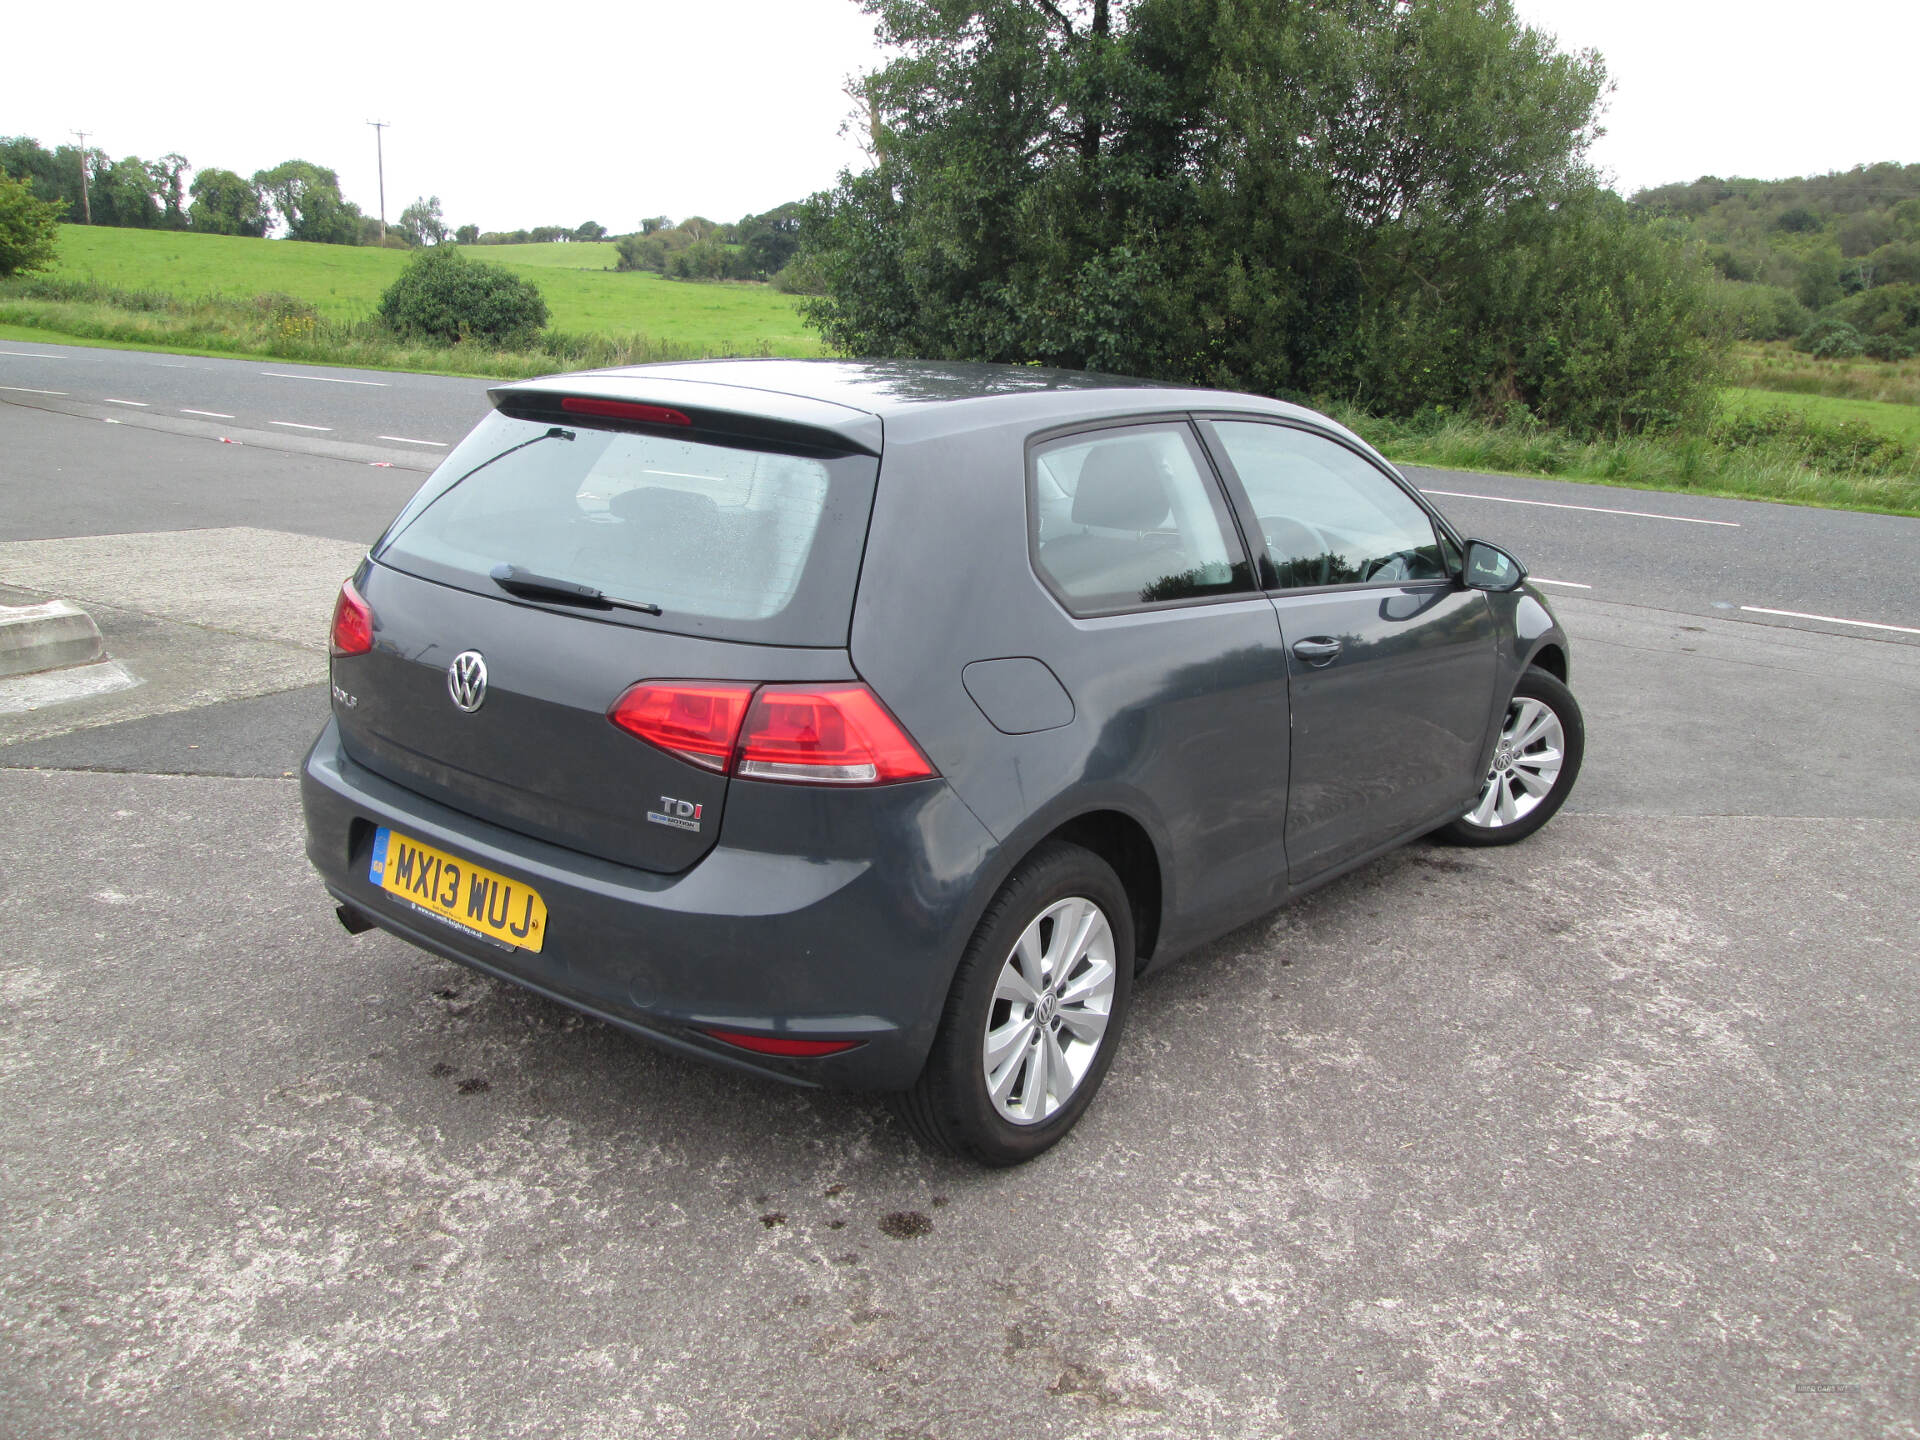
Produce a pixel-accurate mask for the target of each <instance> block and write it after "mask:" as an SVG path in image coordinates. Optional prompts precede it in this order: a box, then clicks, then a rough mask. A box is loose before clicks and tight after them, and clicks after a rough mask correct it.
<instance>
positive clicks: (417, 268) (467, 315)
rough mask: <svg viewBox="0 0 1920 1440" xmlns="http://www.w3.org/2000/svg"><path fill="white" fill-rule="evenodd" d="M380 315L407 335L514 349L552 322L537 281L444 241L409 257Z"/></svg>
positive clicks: (382, 305) (389, 289)
mask: <svg viewBox="0 0 1920 1440" xmlns="http://www.w3.org/2000/svg"><path fill="white" fill-rule="evenodd" d="M380 318H381V319H382V320H384V321H386V322H387V324H388V325H390V326H392V327H393V329H394V330H396V331H398V332H399V333H400V334H402V335H416V336H422V337H425V338H427V339H430V340H437V341H440V342H441V343H443V344H449V345H451V344H456V343H458V342H460V341H463V340H480V341H485V342H486V343H488V344H492V345H498V346H500V347H502V348H505V349H514V348H524V347H526V346H529V345H531V344H532V343H533V342H534V340H535V338H536V337H537V336H538V334H539V332H540V330H541V328H542V327H543V326H544V325H545V324H546V323H547V302H546V301H545V300H544V299H543V298H541V295H540V291H539V289H538V287H536V286H535V285H534V284H533V282H532V281H530V280H524V279H522V278H521V277H520V276H518V275H516V274H514V273H513V271H511V270H509V269H507V268H506V267H505V266H503V265H488V264H485V263H484V262H482V261H479V260H469V259H468V258H467V256H466V252H465V251H463V250H461V249H459V248H458V247H457V246H453V245H439V246H435V247H434V248H433V249H430V250H422V251H421V252H420V253H419V254H417V255H415V256H414V258H413V259H412V260H410V261H408V262H407V268H406V269H405V270H403V271H402V272H401V274H400V278H399V279H398V280H395V281H394V282H393V284H392V285H391V286H389V287H388V289H387V292H386V294H384V295H382V296H381V297H380Z"/></svg>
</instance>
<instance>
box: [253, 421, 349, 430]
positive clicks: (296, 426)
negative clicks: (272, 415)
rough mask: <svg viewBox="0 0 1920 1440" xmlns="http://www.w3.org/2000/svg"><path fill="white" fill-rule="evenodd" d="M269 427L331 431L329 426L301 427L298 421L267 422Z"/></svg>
mask: <svg viewBox="0 0 1920 1440" xmlns="http://www.w3.org/2000/svg"><path fill="white" fill-rule="evenodd" d="M267 423H268V424H269V425H284V426H286V427H287V428H288V429H289V430H331V429H333V427H332V426H331V425H302V424H301V423H300V422H299V421H298V420H269V421H267Z"/></svg>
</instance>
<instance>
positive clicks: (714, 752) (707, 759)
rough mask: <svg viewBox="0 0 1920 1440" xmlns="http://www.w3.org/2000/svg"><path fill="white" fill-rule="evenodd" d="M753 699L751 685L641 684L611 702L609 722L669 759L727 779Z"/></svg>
mask: <svg viewBox="0 0 1920 1440" xmlns="http://www.w3.org/2000/svg"><path fill="white" fill-rule="evenodd" d="M752 698H753V686H751V685H738V684H726V683H723V682H719V681H697V680H643V681H642V682H641V683H640V684H638V685H635V686H633V687H632V688H631V689H629V690H628V691H627V692H626V693H625V694H624V695H622V696H621V697H620V698H619V699H618V700H616V701H614V702H613V709H612V710H610V711H609V712H608V713H607V718H608V719H609V720H611V721H613V723H614V724H616V725H618V726H619V727H620V728H621V729H622V730H625V731H627V732H628V733H629V734H633V735H638V736H639V737H640V738H641V739H642V740H644V741H646V742H647V743H648V744H649V745H658V746H659V747H660V748H661V749H662V750H665V751H666V752H667V753H668V754H669V755H677V756H679V757H680V758H681V759H682V760H685V761H687V762H688V763H689V764H693V765H698V766H701V767H702V768H703V769H707V770H718V771H719V772H720V773H721V774H723V775H724V774H725V773H726V772H727V769H728V767H729V766H730V765H731V764H732V762H733V746H734V741H735V740H737V739H738V738H739V736H740V721H741V718H742V717H743V716H744V715H745V714H746V713H747V702H748V701H749V700H751V699H752Z"/></svg>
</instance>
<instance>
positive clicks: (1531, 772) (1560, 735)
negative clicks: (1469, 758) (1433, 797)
mask: <svg viewBox="0 0 1920 1440" xmlns="http://www.w3.org/2000/svg"><path fill="white" fill-rule="evenodd" d="M1566 751H1567V737H1566V731H1565V728H1564V727H1563V726H1562V725H1561V723H1560V717H1559V716H1558V715H1556V714H1554V712H1553V709H1552V707H1551V706H1549V705H1546V704H1544V703H1542V702H1541V701H1539V700H1535V699H1533V698H1532V697H1531V696H1526V695H1516V696H1515V697H1514V700H1513V704H1512V705H1510V706H1508V707H1507V722H1506V724H1505V725H1504V726H1502V727H1501V730H1500V740H1499V743H1498V744H1496V745H1495V746H1494V749H1493V762H1492V764H1491V765H1490V766H1489V768H1488V770H1487V783H1486V786H1485V787H1484V788H1483V789H1482V790H1481V791H1480V798H1479V799H1478V800H1476V801H1475V802H1474V805H1473V808H1472V809H1471V810H1469V811H1468V812H1467V815H1466V820H1467V823H1468V824H1469V825H1482V826H1485V827H1486V828H1488V829H1490V830H1492V829H1498V828H1499V827H1501V826H1503V825H1512V824H1515V823H1516V822H1518V821H1520V820H1524V819H1525V818H1526V817H1527V816H1528V815H1530V814H1532V813H1533V811H1534V810H1535V809H1537V808H1538V807H1539V805H1540V803H1541V802H1542V801H1543V800H1545V799H1546V798H1547V796H1549V795H1550V794H1552V793H1553V787H1554V784H1555V783H1556V782H1557V781H1558V780H1559V778H1560V766H1561V764H1562V763H1563V762H1564V760H1565V759H1566Z"/></svg>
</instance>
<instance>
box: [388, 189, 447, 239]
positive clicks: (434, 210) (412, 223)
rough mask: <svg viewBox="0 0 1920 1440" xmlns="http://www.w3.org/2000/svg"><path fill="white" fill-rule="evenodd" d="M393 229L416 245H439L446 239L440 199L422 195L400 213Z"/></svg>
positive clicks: (434, 196)
mask: <svg viewBox="0 0 1920 1440" xmlns="http://www.w3.org/2000/svg"><path fill="white" fill-rule="evenodd" d="M395 228H396V229H397V230H399V231H400V233H401V234H402V235H405V236H406V237H407V239H409V240H411V241H412V242H413V243H414V244H416V245H439V244H442V243H444V242H445V240H446V238H447V224H446V221H445V220H444V219H442V218H441V215H440V197H439V196H438V195H423V196H421V197H420V198H419V199H418V200H415V201H414V202H413V203H412V204H411V205H409V206H407V208H406V209H404V210H402V211H401V212H400V219H399V221H398V222H397V223H396V225H395Z"/></svg>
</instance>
